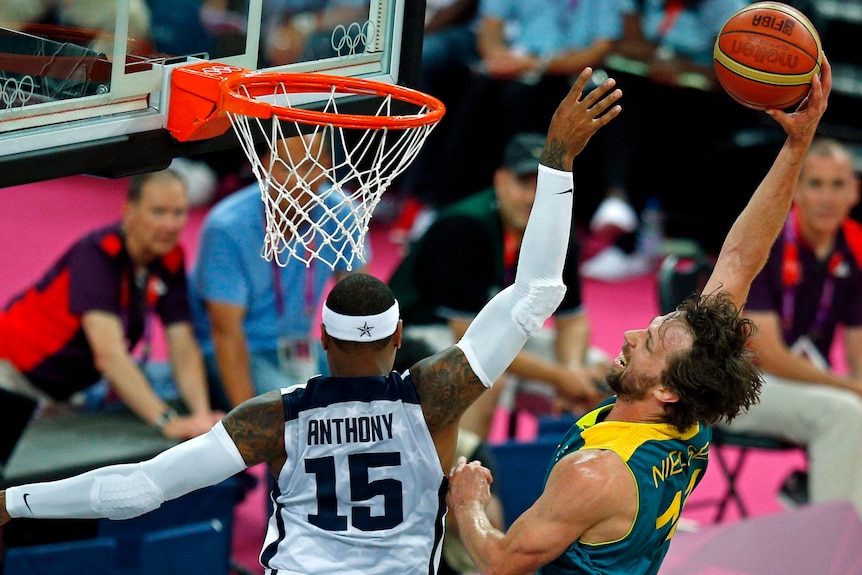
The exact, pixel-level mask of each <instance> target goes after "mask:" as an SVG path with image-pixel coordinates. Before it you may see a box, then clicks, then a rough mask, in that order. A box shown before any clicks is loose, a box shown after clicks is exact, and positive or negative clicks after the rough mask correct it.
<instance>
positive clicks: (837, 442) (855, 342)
mask: <svg viewBox="0 0 862 575" xmlns="http://www.w3.org/2000/svg"><path fill="white" fill-rule="evenodd" d="M859 186H860V184H859V178H858V176H857V175H856V174H855V173H854V170H853V161H852V156H851V154H850V152H849V150H848V149H847V148H846V147H844V146H843V145H841V144H840V143H839V142H837V141H835V140H831V139H825V138H822V139H818V140H815V142H814V144H813V145H812V146H811V150H810V151H809V153H808V156H807V157H806V159H805V163H804V165H803V168H802V173H801V175H800V177H799V181H798V182H797V183H796V191H795V195H794V196H793V209H792V210H791V212H790V216H789V217H788V219H787V221H786V223H785V225H784V230H783V232H782V234H781V236H780V237H779V239H778V241H777V242H776V243H775V245H774V246H773V248H772V251H771V252H770V256H769V261H768V262H767V263H766V267H765V268H764V269H763V271H762V272H761V273H760V274H759V275H758V276H757V278H756V279H755V280H754V283H753V284H752V285H751V292H750V294H749V296H748V303H747V304H746V317H748V318H749V319H750V320H751V321H753V322H755V323H756V324H757V327H758V330H757V334H756V335H755V336H754V338H753V339H752V348H753V349H754V350H755V351H756V352H757V354H758V357H759V358H760V367H761V368H762V369H763V379H764V385H763V391H762V392H761V395H760V402H759V403H758V404H757V405H755V406H753V407H752V408H751V409H750V410H749V411H748V413H745V414H743V415H740V417H739V418H738V419H735V420H734V421H733V423H732V424H731V425H730V426H729V427H730V429H732V430H734V431H741V432H753V433H765V434H768V435H770V436H777V437H779V438H781V439H786V440H787V441H790V442H793V443H797V444H799V445H804V446H805V448H806V450H807V451H808V465H809V468H808V471H809V476H810V478H809V482H808V488H809V493H810V501H811V502H812V503H822V502H824V501H832V500H839V499H841V500H848V501H851V502H852V503H853V504H854V505H855V506H856V509H857V511H858V512H859V513H860V515H862V226H860V225H859V223H858V222H856V221H855V220H852V219H851V218H850V212H851V210H852V209H853V208H854V206H856V205H857V204H858V203H859V193H860V188H859ZM838 326H842V328H843V329H844V337H843V344H844V356H845V357H846V359H847V363H848V366H849V373H846V374H844V373H842V372H841V371H839V370H837V369H836V368H835V367H834V366H833V365H832V362H831V361H830V358H831V354H830V352H831V350H832V344H833V341H834V338H835V335H836V329H837V327H838ZM788 495H790V496H791V497H793V495H797V497H796V499H799V497H798V495H799V494H793V493H790V494H788Z"/></svg>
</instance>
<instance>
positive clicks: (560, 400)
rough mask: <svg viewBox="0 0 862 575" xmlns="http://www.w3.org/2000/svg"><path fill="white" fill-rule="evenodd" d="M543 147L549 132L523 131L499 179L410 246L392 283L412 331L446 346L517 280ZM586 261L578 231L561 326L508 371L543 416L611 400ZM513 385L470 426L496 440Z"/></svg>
mask: <svg viewBox="0 0 862 575" xmlns="http://www.w3.org/2000/svg"><path fill="white" fill-rule="evenodd" d="M544 145H545V137H544V136H543V135H541V134H538V133H532V132H525V133H522V134H518V135H516V136H515V137H514V138H513V139H512V141H511V142H510V143H509V144H508V146H507V147H506V151H505V154H504V158H503V163H502V165H501V166H500V168H498V169H497V171H496V172H495V173H494V185H493V186H492V187H489V188H488V189H486V190H484V191H481V192H479V193H477V194H474V195H472V196H469V197H467V198H465V199H463V200H461V201H459V202H457V203H455V204H452V205H451V206H449V207H447V208H445V209H443V210H441V212H440V213H439V215H438V217H437V218H436V219H435V221H434V222H433V223H432V224H431V226H430V227H429V228H428V230H427V231H426V232H425V234H424V235H422V236H421V237H420V238H418V239H417V240H416V241H415V242H414V243H413V244H412V245H411V246H410V248H409V251H408V253H407V255H406V257H405V258H404V260H403V261H402V262H401V263H400V264H399V265H398V267H397V268H396V269H395V271H394V272H393V274H392V277H391V279H390V281H389V284H390V286H391V287H392V290H393V292H394V293H395V297H396V298H397V299H398V301H399V304H400V305H401V313H402V317H403V318H404V320H405V321H406V322H407V324H408V326H409V327H408V328H407V334H408V335H410V336H413V337H418V338H421V339H424V340H425V341H428V342H429V343H430V344H431V347H432V349H433V350H435V351H437V350H440V349H443V348H445V347H447V346H448V345H450V344H451V343H452V342H454V341H457V340H458V338H460V337H461V336H462V335H463V334H464V332H465V331H466V330H467V327H468V326H469V325H470V322H471V321H472V319H473V318H474V317H475V315H476V313H477V312H478V311H479V310H480V309H481V308H482V306H483V305H484V304H485V303H486V302H487V301H488V299H489V298H490V297H491V296H492V295H494V294H495V293H497V292H499V291H500V290H502V289H503V288H505V287H507V286H509V285H511V284H512V282H513V281H514V278H515V273H516V269H515V263H516V261H517V258H518V253H519V251H520V249H521V241H522V239H523V236H524V231H525V229H526V225H527V219H528V217H529V215H530V210H531V208H532V206H533V201H534V200H535V197H536V168H537V166H538V165H539V155H540V154H541V152H542V149H543V147H544ZM577 261H578V246H577V242H576V241H575V238H574V234H572V235H571V236H570V241H569V248H568V252H567V260H566V266H565V268H564V272H563V277H564V279H565V283H566V286H567V288H568V289H567V292H566V297H565V298H564V299H563V302H562V304H561V305H560V307H559V309H558V310H557V311H556V313H555V314H554V328H553V329H548V330H542V331H541V333H540V334H539V335H537V336H535V337H533V338H531V339H530V341H529V342H527V346H526V347H525V349H524V350H523V351H521V353H519V354H518V356H517V357H516V358H515V361H514V362H513V363H512V365H511V366H510V367H509V369H508V373H509V374H510V375H512V376H514V377H516V378H518V380H519V383H518V393H517V395H516V402H515V407H516V409H525V410H527V411H529V412H531V413H533V414H535V415H540V414H543V413H550V412H553V411H559V410H560V409H562V406H566V407H571V408H573V409H575V410H577V411H583V408H582V407H583V405H574V404H575V403H578V404H586V405H587V406H588V407H592V404H594V403H595V402H597V401H598V400H599V399H601V397H603V395H602V392H601V391H599V390H598V389H597V388H596V387H595V385H594V383H593V382H594V381H596V380H599V381H600V380H601V377H602V376H603V374H604V371H605V369H606V368H607V367H608V366H609V365H610V364H609V362H608V361H607V360H606V359H605V360H604V361H600V360H599V358H601V357H602V353H601V352H599V351H597V350H592V354H590V353H588V351H590V350H589V332H590V327H589V320H588V317H587V314H586V311H585V309H584V308H583V305H582V302H581V284H580V278H579V276H578V266H577ZM602 359H604V358H602ZM504 387H505V386H504V385H498V386H495V387H494V389H493V390H492V391H491V392H489V393H487V394H485V395H484V396H483V397H482V398H480V399H479V401H477V402H476V404H475V405H474V407H473V408H471V410H470V412H468V414H467V415H466V416H465V417H464V419H463V421H462V426H463V427H465V428H466V429H469V430H471V431H473V432H475V433H477V434H479V435H480V436H481V437H483V438H487V437H488V433H489V430H490V426H491V421H492V418H493V413H494V409H495V407H496V405H497V403H498V401H499V398H498V396H499V395H500V393H501V392H502V390H503V388H504ZM555 391H556V392H555Z"/></svg>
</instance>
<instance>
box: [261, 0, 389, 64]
mask: <svg viewBox="0 0 862 575" xmlns="http://www.w3.org/2000/svg"><path fill="white" fill-rule="evenodd" d="M368 10H369V3H368V0H298V1H297V0H264V15H263V22H262V25H263V27H264V29H263V31H262V37H263V52H262V54H263V56H264V58H265V60H266V66H280V65H283V64H292V63H294V62H308V61H310V60H320V59H323V58H331V57H334V56H347V55H352V54H356V53H361V52H363V51H364V50H365V45H366V43H367V41H368V40H369V38H367V37H366V36H367V35H369V34H374V33H379V31H376V30H372V29H371V28H369V26H368V25H367V24H366V22H368ZM333 34H339V35H342V36H346V37H350V38H353V39H355V40H356V39H358V40H361V41H359V42H355V43H354V42H348V43H347V44H349V46H347V47H345V48H343V49H341V50H336V48H335V45H336V44H337V43H335V42H333ZM344 50H350V51H351V52H350V54H348V52H346V51H344Z"/></svg>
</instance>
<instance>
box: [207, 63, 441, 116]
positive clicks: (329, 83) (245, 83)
mask: <svg viewBox="0 0 862 575" xmlns="http://www.w3.org/2000/svg"><path fill="white" fill-rule="evenodd" d="M278 84H283V85H284V86H286V87H287V88H288V91H289V92H291V93H303V94H309V93H315V92H319V93H330V92H332V90H333V88H334V89H335V92H336V93H339V94H352V95H356V96H378V97H385V96H392V97H393V98H395V99H396V100H399V101H402V102H407V103H410V104H414V105H416V106H420V107H424V108H426V110H425V111H424V112H422V113H418V114H407V115H398V116H372V115H360V114H343V113H337V112H331V111H330V112H326V111H316V110H306V109H302V108H291V107H287V106H277V105H275V104H270V103H269V102H265V101H263V100H259V99H257V98H258V97H260V96H271V95H273V91H274V87H275V86H277V85H278ZM240 87H242V88H243V89H244V91H245V92H247V94H248V95H246V94H240V93H239V92H237V89H238V88H240ZM221 92H222V96H223V97H224V100H223V102H222V108H223V109H224V110H226V111H228V112H231V113H233V114H239V115H243V116H252V117H254V118H264V119H266V118H271V117H272V116H277V117H279V118H281V119H283V120H289V121H293V122H300V123H304V124H315V125H318V126H328V125H330V124H331V125H334V126H340V127H344V128H372V129H381V128H392V129H398V130H404V129H410V128H418V127H420V126H425V125H429V124H434V123H436V122H438V121H440V119H441V118H442V117H443V114H444V113H445V111H446V108H445V106H444V105H443V102H441V101H440V100H438V99H437V98H435V97H434V96H431V95H429V94H426V93H424V92H420V91H418V90H413V89H411V88H405V87H404V86H396V85H393V84H386V83H385V82H378V81H375V80H367V79H363V78H349V77H344V76H333V75H329V74H288V73H276V72H247V73H243V74H235V75H230V76H228V77H227V78H225V79H224V80H223V81H222V82H221Z"/></svg>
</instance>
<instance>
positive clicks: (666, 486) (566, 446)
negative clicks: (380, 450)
mask: <svg viewBox="0 0 862 575" xmlns="http://www.w3.org/2000/svg"><path fill="white" fill-rule="evenodd" d="M831 86H832V76H831V68H830V66H829V63H828V62H827V61H826V58H825V57H824V58H823V71H822V81H821V77H818V76H815V77H814V79H813V80H812V87H811V92H810V94H809V98H808V99H807V100H806V101H805V102H804V103H802V104H801V105H800V106H799V107H798V108H797V110H796V112H794V113H785V112H783V111H781V110H774V109H773V110H768V114H769V115H770V116H771V117H772V118H773V119H775V120H776V121H777V122H778V123H779V124H780V125H781V127H782V128H783V129H784V131H785V133H786V134H787V138H786V141H785V143H784V145H783V146H782V148H781V150H780V151H779V152H778V155H777V157H776V158H775V160H774V162H773V164H772V167H771V168H770V170H769V172H768V173H767V174H766V176H765V177H764V179H763V181H762V182H761V184H760V185H759V186H758V187H757V189H756V190H755V192H754V194H753V195H752V196H751V198H750V199H749V201H748V204H747V205H746V207H745V208H744V209H743V210H742V212H741V213H740V214H739V216H738V217H737V219H736V221H735V222H734V224H733V225H732V226H731V228H730V231H729V232H728V234H727V237H726V238H725V242H724V245H723V247H722V250H721V252H720V253H719V255H718V259H717V261H716V263H715V267H714V269H713V271H712V274H711V275H710V277H709V279H708V280H707V282H706V285H705V286H704V288H703V290H702V292H701V293H700V294H695V295H693V296H692V297H689V298H688V299H686V300H685V301H683V302H682V303H680V305H679V306H677V308H676V310H675V311H673V312H671V313H668V314H665V315H662V316H659V317H656V318H655V319H653V320H652V321H651V322H650V324H649V326H647V327H646V328H645V329H638V330H630V331H627V332H626V333H625V336H624V339H625V343H624V344H623V346H622V349H621V351H620V354H619V355H618V356H617V358H616V359H615V360H614V364H613V367H612V368H611V369H610V370H609V371H608V374H607V380H608V384H609V385H610V386H611V388H612V389H613V390H614V392H615V393H616V396H615V397H614V398H611V399H608V400H607V401H606V402H604V403H603V404H602V405H600V406H599V407H598V408H597V409H595V410H593V411H592V412H590V413H588V414H587V415H585V416H584V417H582V418H581V419H580V420H579V421H578V422H577V424H575V425H573V426H572V427H571V428H570V430H569V431H568V432H567V433H566V434H565V435H564V436H563V438H562V441H561V442H560V444H559V447H558V448H557V450H556V453H555V454H554V457H553V460H552V461H551V462H550V463H549V465H548V467H547V471H546V473H545V484H544V487H543V491H542V493H541V495H540V496H539V498H538V500H537V501H536V502H535V503H534V504H533V505H532V506H531V507H530V508H529V509H527V510H526V511H525V512H524V513H522V514H521V516H520V517H518V518H517V519H515V521H514V522H513V523H512V524H511V526H510V527H509V529H508V531H507V532H505V533H503V532H501V531H500V530H498V529H495V528H493V527H492V526H491V525H490V523H489V521H488V518H487V516H486V513H485V511H484V506H485V504H486V503H487V501H488V499H489V492H488V488H489V483H490V482H491V481H492V477H491V475H490V473H489V472H488V470H487V469H484V468H483V467H482V466H481V465H479V464H478V463H476V462H471V463H469V464H468V463H467V461H466V459H465V458H463V457H462V458H459V460H458V463H457V464H456V466H455V467H454V468H453V469H452V472H451V473H450V476H449V494H448V501H449V504H450V508H451V510H452V512H453V513H454V514H455V517H456V519H457V520H458V525H459V527H460V530H459V533H460V535H461V540H462V541H463V542H464V545H465V547H466V548H467V550H468V551H469V553H470V555H471V556H472V557H473V560H474V561H475V562H476V565H477V566H478V567H479V571H480V572H482V573H495V574H501V573H534V572H538V573H543V574H550V573H627V574H629V573H631V574H636V573H640V574H644V573H658V572H659V571H660V568H661V563H662V561H663V560H664V557H665V554H666V553H667V550H668V547H669V546H670V543H671V538H672V537H673V535H674V533H675V531H676V528H677V525H678V521H679V518H680V514H681V512H682V510H683V509H684V506H685V503H686V500H687V498H688V497H689V495H690V494H691V493H692V491H693V490H696V489H697V485H698V483H699V482H700V480H701V479H702V477H703V474H704V472H705V471H706V466H707V461H708V459H709V445H710V441H711V439H712V433H711V428H710V426H711V425H714V424H716V423H717V422H718V421H720V420H722V419H728V420H732V419H734V418H735V417H736V416H738V415H740V414H741V413H744V412H745V410H747V409H749V408H750V407H752V406H753V405H755V404H756V402H757V399H758V395H759V392H760V390H761V384H762V375H761V372H760V369H759V368H758V366H757V364H756V355H755V354H754V353H753V351H752V350H751V349H750V348H749V345H748V344H749V342H750V340H751V338H752V336H753V334H754V332H755V331H756V326H755V324H754V323H753V322H752V321H751V320H750V319H749V318H743V317H741V312H742V308H743V305H744V304H745V303H746V300H747V299H748V294H749V289H750V287H751V283H752V281H753V280H754V279H755V276H757V274H758V272H759V271H760V270H761V269H762V268H763V266H764V265H765V264H766V262H767V258H768V256H769V252H770V248H771V246H772V245H773V243H774V242H775V239H776V237H777V236H778V235H779V234H780V233H781V228H782V225H783V223H784V220H785V218H786V217H787V213H788V211H789V209H790V206H791V201H792V198H793V186H794V183H795V182H796V180H797V179H798V178H799V175H800V171H801V169H802V164H803V161H804V159H805V154H806V153H807V152H808V149H809V147H810V146H811V143H812V140H813V138H814V135H815V133H816V130H817V126H818V124H819V122H820V119H821V118H822V116H823V113H824V112H825V111H826V103H827V99H828V95H829V92H830V90H831ZM756 407H757V406H755V409H756ZM803 409H806V410H807V409H808V406H807V405H806V406H804V408H803ZM817 415H819V416H820V417H830V416H831V415H832V414H823V413H818V414H817ZM849 455H851V456H852V454H849ZM851 476H852V475H851Z"/></svg>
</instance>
